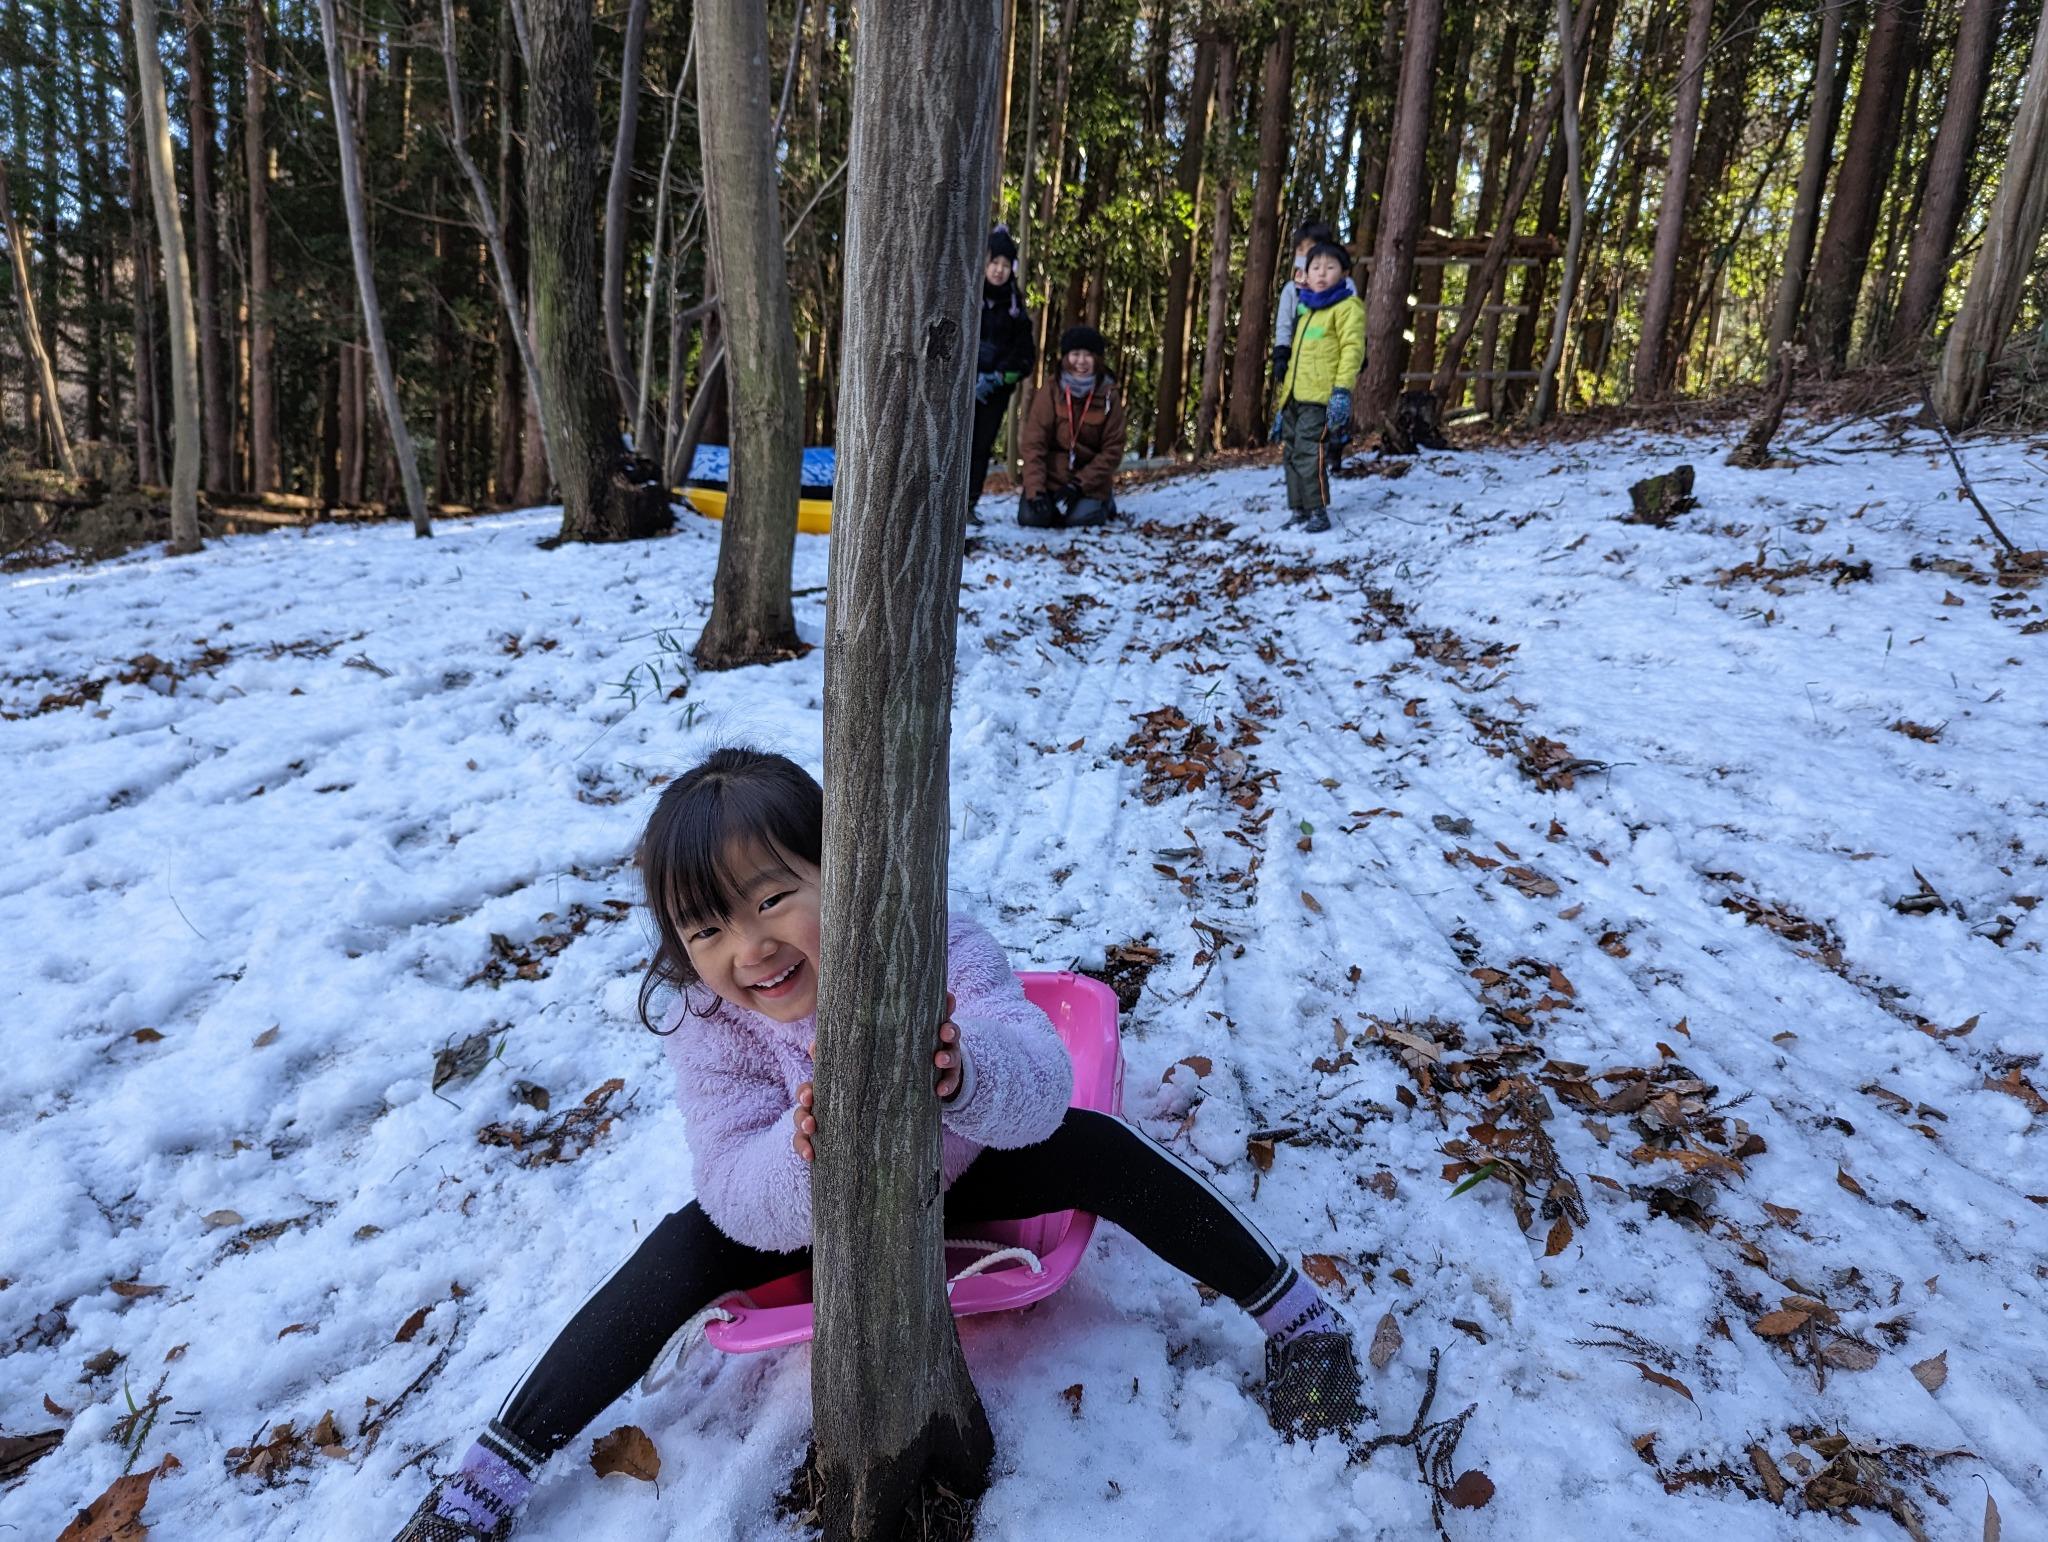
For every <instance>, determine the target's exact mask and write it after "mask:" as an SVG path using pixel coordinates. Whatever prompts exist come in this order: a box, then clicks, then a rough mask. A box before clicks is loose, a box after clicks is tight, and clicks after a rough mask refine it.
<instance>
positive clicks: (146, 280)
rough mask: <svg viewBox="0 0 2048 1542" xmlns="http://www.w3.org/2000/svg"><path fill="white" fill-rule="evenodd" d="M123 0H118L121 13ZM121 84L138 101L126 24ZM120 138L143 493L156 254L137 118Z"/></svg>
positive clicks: (154, 478) (154, 442)
mask: <svg viewBox="0 0 2048 1542" xmlns="http://www.w3.org/2000/svg"><path fill="white" fill-rule="evenodd" d="M128 3H129V0H123V5H122V10H123V12H124V16H125V12H126V11H127V9H128ZM121 38H122V44H121V54H122V62H123V69H122V78H123V80H124V81H128V82H130V84H129V85H128V87H127V89H130V90H133V91H134V92H135V100H136V101H137V102H138V103H139V102H140V101H141V100H142V92H141V88H140V86H138V85H134V84H133V75H134V69H135V28H134V25H133V23H132V22H130V23H128V24H127V25H125V26H123V27H122V28H121ZM122 132H123V135H124V137H125V140H126V146H127V151H128V235H129V240H128V246H129V253H128V257H129V262H130V263H131V265H132V266H131V268H130V272H131V273H132V274H133V275H134V282H133V284H132V285H131V292H132V295H133V305H132V312H133V328H134V333H135V337H134V343H133V349H134V358H135V479H136V481H137V482H139V483H141V484H142V485H143V486H145V487H154V486H158V485H160V484H161V483H162V482H163V479H164V471H163V433H162V425H163V409H162V406H161V404H160V400H159V397H160V392H159V390H158V377H157V333H156V314H157V308H156V291H157V271H156V248H155V246H154V245H152V244H151V242H150V239H149V229H150V227H151V226H152V225H153V222H154V219H155V216H154V214H153V213H152V212H151V211H150V209H149V190H148V180H147V179H148V176H149V173H148V172H147V171H146V170H145V169H144V167H143V148H142V143H141V139H140V129H139V125H138V123H137V115H136V114H135V113H133V112H129V113H123V114H122Z"/></svg>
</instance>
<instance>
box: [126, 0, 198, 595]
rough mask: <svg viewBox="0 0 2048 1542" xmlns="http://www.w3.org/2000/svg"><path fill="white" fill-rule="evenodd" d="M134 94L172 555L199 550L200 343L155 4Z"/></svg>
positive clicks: (141, 2) (147, 5) (146, 1)
mask: <svg viewBox="0 0 2048 1542" xmlns="http://www.w3.org/2000/svg"><path fill="white" fill-rule="evenodd" d="M129 14H130V17H131V18H132V20H133V23H134V27H135V64H136V71H135V73H136V90H137V94H138V95H139V96H140V97H141V99H142V127H141V129H140V130H139V131H138V133H139V138H140V141H141V146H142V151H143V154H144V155H145V156H146V157H147V159H148V163H149V187H150V195H151V197H152V199H153V200H154V202H155V204H156V229H157V238H158V244H159V245H160V246H161V247H162V248H163V266H164V294H165V296H166V299H167V301H168V304H167V307H166V308H167V310H168V311H169V320H170V334H171V378H170V389H171V413H172V421H173V423H174V425H175V429H174V434H173V440H172V443H173V448H172V454H171V550H172V551H173V552H176V553H180V554H182V553H186V552H195V551H197V550H199V358H198V354H199V339H198V337H197V336H196V333H197V331H198V320H197V317H196V316H195V315H194V311H193V304H192V269H191V267H190V266H189V264H188V263H187V262H186V260H185V221H184V219H183V217H182V216H181V215H180V214H179V212H178V184H177V172H176V170H175V169H174V168H173V166H172V164H171V120H170V109H169V106H168V104H167V103H166V102H165V100H164V67H163V57H162V55H160V54H159V53H158V52H157V41H156V5H155V3H154V0H134V4H133V5H132V6H131V8H130V12H129Z"/></svg>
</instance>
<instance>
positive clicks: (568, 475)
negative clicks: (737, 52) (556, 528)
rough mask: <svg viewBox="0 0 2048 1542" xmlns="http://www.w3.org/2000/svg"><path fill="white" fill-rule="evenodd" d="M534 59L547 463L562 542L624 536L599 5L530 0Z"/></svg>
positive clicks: (530, 174) (532, 174) (533, 244)
mask: <svg viewBox="0 0 2048 1542" xmlns="http://www.w3.org/2000/svg"><path fill="white" fill-rule="evenodd" d="M527 36H528V38H529V40H530V42H531V46H532V50H533V65H532V69H531V70H530V72H529V74H528V78H527V90H526V101H527V132H526V207H527V227H528V231H529V239H530V246H529V252H530V255H531V262H532V285H533V297H532V305H533V320H534V340H535V344H536V348H535V351H536V353H537V355H538V357H539V361H540V377H541V393H542V397H543V398H544V399H545V401H546V403H547V415H546V418H545V421H544V422H543V424H542V428H543V431H544V432H545V433H546V435H547V446H548V465H549V467H550V468H551V470H552V471H553V473H554V478H555V482H556V485H557V487H558V488H559V489H560V492H561V496H562V529H561V533H560V537H559V538H560V539H561V540H564V541H617V540H624V539H625V538H626V535H627V533H628V531H627V525H626V511H625V509H624V507H623V506H622V505H621V504H620V502H619V500H618V499H617V498H616V497H614V496H612V471H613V468H614V466H615V464H616V462H617V459H618V450H619V439H618V432H617V412H618V405H617V402H616V400H615V398H614V396H613V393H612V391H611V390H610V389H609V388H608V387H607V386H606V384H605V381H604V378H603V367H602V364H601V362H600V356H599V353H598V350H597V347H596V339H597V338H598V337H599V336H600V328H601V327H602V326H603V321H602V318H601V317H600V315H599V305H598V276H597V250H596V235H595V232H594V231H593V229H592V224H593V220H592V215H593V214H594V212H595V193H596V187H597V103H596V101H595V99H594V96H593V82H594V80H595V78H596V76H595V57H594V48H593V44H592V41H591V9H590V6H589V5H588V4H584V3H580V0H527Z"/></svg>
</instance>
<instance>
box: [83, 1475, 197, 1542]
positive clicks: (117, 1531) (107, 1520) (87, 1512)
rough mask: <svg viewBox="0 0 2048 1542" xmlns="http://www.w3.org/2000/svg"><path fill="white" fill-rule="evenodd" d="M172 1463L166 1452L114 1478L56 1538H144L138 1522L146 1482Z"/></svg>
mask: <svg viewBox="0 0 2048 1542" xmlns="http://www.w3.org/2000/svg"><path fill="white" fill-rule="evenodd" d="M175 1464H176V1459H175V1458H173V1457H169V1456H166V1457H165V1458H164V1460H163V1464H162V1465H161V1466H158V1467H152V1468H151V1469H150V1470H149V1471H148V1472H131V1473H130V1474H128V1476H127V1477H125V1478H116V1479H115V1480H114V1481H113V1483H112V1484H111V1485H109V1486H108V1488H107V1491H106V1492H105V1493H104V1494H102V1495H100V1497H99V1498H97V1499H95V1500H94V1501H93V1502H92V1503H91V1504H89V1505H87V1506H86V1507H85V1508H84V1509H83V1510H80V1511H79V1512H78V1514H77V1516H76V1517H74V1518H73V1520H72V1522H71V1524H70V1525H69V1526H66V1527H65V1528H64V1529H63V1531H61V1532H59V1533H58V1535H57V1542H146V1539H147V1538H148V1536H149V1528H148V1527H147V1526H145V1525H143V1524H142V1510H143V1506H145V1505H147V1504H148V1503H149V1486H150V1484H152V1483H154V1482H155V1481H156V1480H157V1477H158V1476H159V1475H160V1474H162V1473H165V1472H168V1471H169V1470H170V1469H171V1468H172V1467H173V1466H174V1465H175Z"/></svg>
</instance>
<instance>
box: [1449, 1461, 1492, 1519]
mask: <svg viewBox="0 0 2048 1542" xmlns="http://www.w3.org/2000/svg"><path fill="white" fill-rule="evenodd" d="M1446 1497H1447V1498H1448V1499H1449V1500H1450V1501H1451V1508H1452V1509H1454V1510H1483V1509H1485V1508H1486V1502H1487V1501H1488V1500H1489V1499H1491V1498H1493V1479H1491V1478H1489V1477H1488V1476H1487V1475H1486V1474H1485V1473H1483V1472H1481V1471H1480V1470H1479V1469H1478V1468H1477V1467H1474V1468H1472V1469H1471V1470H1470V1471H1467V1472H1462V1473H1460V1474H1458V1481H1457V1482H1455V1483H1453V1484H1452V1485H1451V1487H1450V1490H1449V1493H1448V1494H1447V1495H1446Z"/></svg>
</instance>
